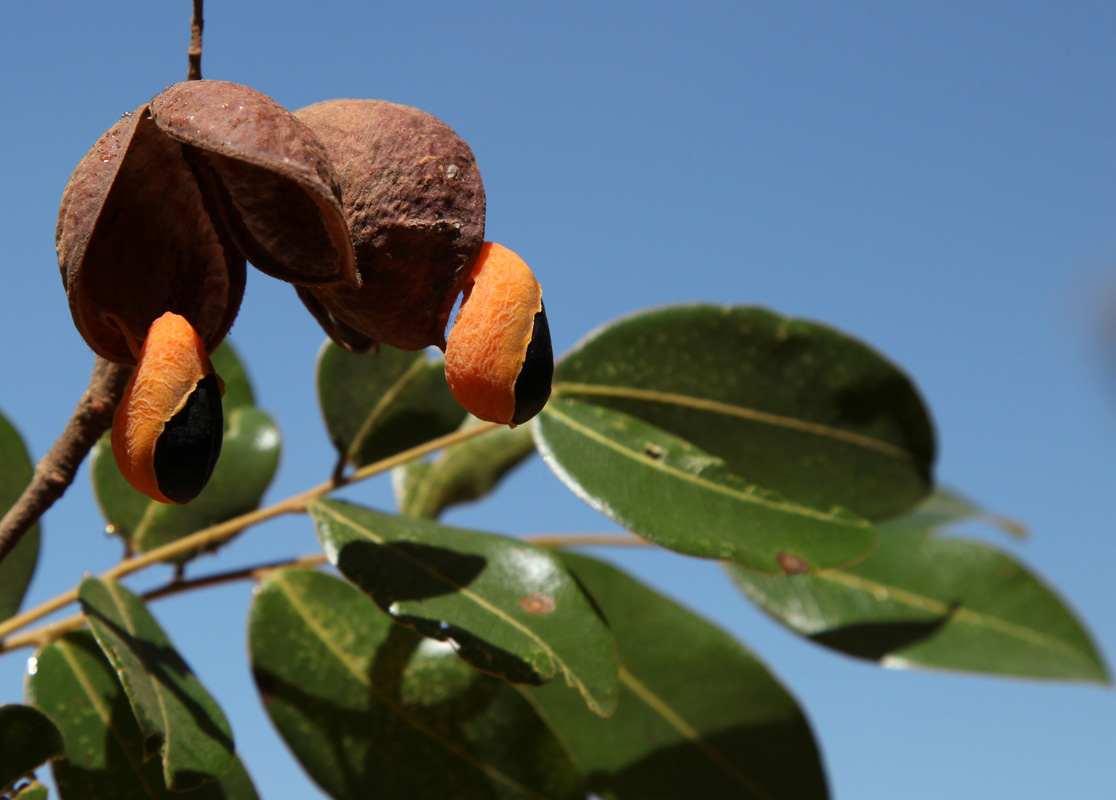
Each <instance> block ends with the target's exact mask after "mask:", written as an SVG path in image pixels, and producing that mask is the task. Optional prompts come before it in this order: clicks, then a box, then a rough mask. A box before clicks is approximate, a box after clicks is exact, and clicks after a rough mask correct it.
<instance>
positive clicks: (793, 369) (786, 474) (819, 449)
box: [554, 305, 934, 520]
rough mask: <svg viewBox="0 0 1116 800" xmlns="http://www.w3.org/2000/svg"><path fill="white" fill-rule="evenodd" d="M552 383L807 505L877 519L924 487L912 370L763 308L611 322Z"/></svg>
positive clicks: (923, 447)
mask: <svg viewBox="0 0 1116 800" xmlns="http://www.w3.org/2000/svg"><path fill="white" fill-rule="evenodd" d="M554 388H555V391H556V392H557V394H558V396H559V397H573V398H578V399H581V400H584V401H586V402H591V403H594V404H597V405H601V406H606V407H608V408H612V409H615V410H618V411H623V412H625V413H628V414H631V415H632V416H634V417H637V418H639V419H642V420H644V421H645V422H648V423H650V424H653V425H656V426H658V427H660V428H662V429H663V430H665V431H667V432H669V433H672V434H674V435H675V436H678V437H680V438H681V439H684V440H686V441H689V442H690V443H692V444H693V445H694V446H696V447H697V448H699V449H701V450H704V451H705V452H707V453H709V454H710V455H713V456H716V457H718V458H720V459H722V460H723V461H724V462H725V466H726V468H727V469H728V470H729V471H731V472H733V473H736V474H737V475H739V476H740V477H741V478H743V479H744V480H745V481H746V482H748V483H749V484H755V485H757V486H760V487H763V488H764V489H768V490H771V491H775V492H778V493H779V494H781V495H783V496H784V497H787V498H789V499H791V500H794V501H797V502H799V503H802V504H804V505H807V506H811V507H814V508H819V509H823V510H824V509H828V508H830V507H831V506H842V507H844V508H847V509H849V510H851V511H853V512H855V513H857V514H859V515H861V516H864V517H867V518H869V519H873V520H877V519H882V518H886V517H890V516H894V515H896V514H899V513H901V512H903V511H905V510H906V509H908V508H910V507H911V506H912V505H914V504H915V503H916V502H917V501H918V500H919V499H920V498H921V497H922V496H923V495H925V494H926V492H927V491H928V489H929V487H930V471H931V465H932V462H933V460H934V435H933V430H932V428H931V423H930V420H929V417H928V415H927V411H926V408H925V407H924V406H923V404H922V401H921V399H920V397H919V395H918V392H917V391H916V389H915V388H914V386H913V385H912V384H911V382H910V380H909V379H908V378H907V377H906V376H905V375H904V374H903V373H902V372H901V371H900V370H899V369H898V368H897V367H896V366H895V365H893V364H892V363H891V362H889V361H888V360H887V359H885V358H883V357H882V356H880V355H879V354H878V353H876V352H875V351H873V350H871V349H870V348H868V347H867V346H865V345H864V344H862V343H860V342H858V341H856V340H854V339H852V338H850V337H848V336H845V335H843V334H841V333H838V332H837V331H834V330H832V329H830V328H826V327H824V326H822V325H818V324H815V323H811V322H804V321H801V320H794V319H790V318H787V317H782V316H777V315H775V314H772V313H771V312H769V311H766V310H763V309H760V308H742V307H736V308H729V307H724V306H708V305H686V306H674V307H670V308H662V309H657V310H653V311H647V312H642V313H639V314H635V315H633V316H630V317H627V318H625V319H622V320H619V321H618V322H615V323H612V324H610V325H607V326H605V327H604V328H601V329H600V330H598V331H596V332H595V333H593V334H591V335H590V336H589V337H588V338H587V339H585V340H584V341H583V342H581V343H580V344H578V345H577V346H576V347H575V348H574V350H573V351H572V352H570V353H569V354H567V355H566V356H564V357H563V358H562V360H561V362H560V363H559V364H558V366H557V369H556V371H555V375H554Z"/></svg>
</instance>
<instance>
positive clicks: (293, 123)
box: [151, 81, 356, 284]
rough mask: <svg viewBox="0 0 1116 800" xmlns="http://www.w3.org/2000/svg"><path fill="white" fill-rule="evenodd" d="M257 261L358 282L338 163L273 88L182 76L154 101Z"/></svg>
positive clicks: (284, 270) (300, 274) (294, 272)
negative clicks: (277, 98) (272, 92)
mask: <svg viewBox="0 0 1116 800" xmlns="http://www.w3.org/2000/svg"><path fill="white" fill-rule="evenodd" d="M151 116H152V118H153V119H154V120H155V124H157V125H158V126H159V128H160V129H161V130H162V131H163V132H164V133H165V134H166V135H167V136H169V137H171V138H172V139H176V140H177V141H179V142H181V143H182V144H183V145H185V147H183V153H184V155H185V156H186V159H187V162H188V163H189V164H190V166H191V167H193V168H194V170H195V171H196V172H197V173H198V175H199V178H200V179H201V180H202V181H204V182H205V184H206V185H207V186H208V187H209V188H210V190H211V192H212V194H213V196H214V197H216V198H217V199H218V201H219V204H220V207H221V212H222V216H223V221H224V222H225V224H226V226H227V228H228V231H229V233H230V234H231V235H232V237H233V239H234V240H235V241H236V244H237V245H238V246H239V247H240V249H241V250H242V251H243V252H244V254H245V255H246V256H247V257H248V260H249V261H251V262H252V264H254V265H255V266H256V267H258V268H259V269H261V270H263V271H264V272H266V273H268V274H269V275H272V276H274V277H276V278H280V279H281V280H285V281H290V282H292V283H306V284H311V283H327V282H333V281H346V282H350V283H354V284H355V282H356V276H355V266H354V261H353V253H352V247H351V244H350V242H349V228H348V225H347V224H346V222H345V217H344V214H343V213H342V211H341V202H340V200H341V190H340V188H339V187H338V185H337V183H338V181H337V176H336V173H335V172H334V170H333V165H332V163H331V162H330V160H329V156H328V155H327V154H326V151H325V148H324V147H323V146H322V144H321V142H319V141H318V139H317V137H315V136H314V134H313V133H312V132H311V131H310V130H309V129H308V128H307V127H306V126H305V125H304V124H303V123H302V122H300V121H299V120H298V119H296V118H295V117H294V115H293V114H291V113H290V112H289V111H287V110H286V109H285V108H283V107H282V106H281V105H279V104H278V103H276V102H275V101H274V100H272V99H271V98H270V97H268V96H267V95H264V94H261V93H259V92H257V91H256V90H254V89H249V88H248V87H247V86H242V85H240V84H238V83H227V82H225V81H187V82H185V83H178V84H175V85H174V86H171V87H170V88H168V89H166V90H165V91H164V92H162V93H161V94H159V95H158V96H156V97H155V99H153V100H152V101H151Z"/></svg>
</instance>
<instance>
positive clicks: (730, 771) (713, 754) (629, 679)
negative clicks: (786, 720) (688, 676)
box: [620, 666, 770, 800]
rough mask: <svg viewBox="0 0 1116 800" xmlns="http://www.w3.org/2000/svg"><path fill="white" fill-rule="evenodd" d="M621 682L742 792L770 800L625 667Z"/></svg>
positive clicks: (621, 674)
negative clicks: (745, 791) (742, 790)
mask: <svg viewBox="0 0 1116 800" xmlns="http://www.w3.org/2000/svg"><path fill="white" fill-rule="evenodd" d="M620 682H621V683H622V684H624V685H625V686H627V687H628V688H629V689H631V690H632V691H633V692H634V693H635V694H636V695H637V696H638V697H639V699H640V700H642V701H643V702H644V704H646V705H647V707H648V708H650V709H651V710H652V711H653V712H655V713H656V714H658V715H659V716H660V717H662V719H663V720H664V721H665V722H666V723H667V724H668V725H670V726H671V727H672V728H674V729H675V730H676V731H678V732H679V733H680V734H682V735H683V736H685V737H686V738H687V739H688V740H689V741H690V742H692V743H693V745H694V746H695V747H697V748H698V749H699V750H701V752H702V753H704V754H705V756H706V757H707V758H708V759H709V760H710V761H712V762H713V763H714V764H716V765H717V766H718V767H720V769H721V770H722V771H724V773H725V774H726V775H728V776H729V777H731V778H732V779H733V780H734V781H736V783H738V784H739V785H740V786H741V787H742V788H743V789H745V790H747V791H748V792H750V793H751V794H752V795H753V796H754V797H756V798H759V800H770V795H769V794H768V793H767V792H765V791H764V790H763V789H762V788H760V786H758V785H757V784H756V782H755V781H753V780H752V779H751V778H749V777H748V776H747V775H745V774H744V773H742V772H741V771H740V770H739V769H737V768H736V765H735V764H733V763H732V761H731V760H729V758H728V757H727V756H726V755H725V754H724V753H722V752H721V751H720V750H718V749H717V748H716V747H714V746H713V745H711V744H710V743H709V742H708V741H706V740H705V738H704V737H703V736H702V735H701V733H699V732H698V730H697V729H696V728H694V727H693V726H692V725H690V723H688V722H687V721H686V720H685V719H683V718H682V716H681V715H679V714H678V713H676V712H675V711H674V709H672V708H671V707H670V704H669V703H668V702H667V701H665V700H663V699H662V698H661V697H659V696H658V695H657V694H655V693H654V692H653V691H651V689H650V688H648V686H647V685H646V684H645V683H643V682H642V681H641V680H639V678H637V677H636V676H635V675H633V674H632V673H630V672H628V670H627V669H626V668H624V667H623V666H621V667H620Z"/></svg>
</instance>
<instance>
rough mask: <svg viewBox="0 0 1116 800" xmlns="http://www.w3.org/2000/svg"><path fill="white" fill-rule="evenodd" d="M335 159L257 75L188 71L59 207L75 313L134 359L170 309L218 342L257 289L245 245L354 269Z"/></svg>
mask: <svg viewBox="0 0 1116 800" xmlns="http://www.w3.org/2000/svg"><path fill="white" fill-rule="evenodd" d="M339 198H340V189H339V187H338V180H337V177H336V173H335V172H334V171H333V166H332V163H331V162H330V161H329V158H328V156H327V155H326V153H325V150H324V148H323V147H322V145H321V143H320V142H318V140H317V139H316V138H315V137H314V134H313V133H312V132H311V131H310V130H309V129H308V128H307V127H306V126H305V125H303V124H302V123H301V122H299V121H298V120H296V119H295V118H294V116H293V115H292V114H291V113H290V112H289V111H287V110H286V109H284V108H282V107H281V106H279V105H278V104H276V103H275V102H274V101H273V100H271V99H270V98H267V97H266V96H264V95H262V94H260V93H259V92H257V91H255V90H253V89H249V88H248V87H246V86H239V85H237V84H230V83H225V82H223V81H194V82H192V83H190V84H177V85H175V86H172V87H170V88H169V89H167V90H166V91H165V92H163V93H162V94H160V95H159V96H158V97H156V98H155V99H154V100H152V102H151V103H150V104H147V105H143V106H140V107H139V108H138V109H136V110H135V111H133V112H131V113H130V114H126V115H125V116H124V118H123V119H121V120H120V121H119V122H118V123H117V124H116V125H115V126H113V127H112V128H111V129H110V130H109V131H108V132H107V133H105V135H104V136H102V137H101V139H100V141H98V142H97V144H96V145H94V146H93V148H92V149H91V150H90V151H89V152H88V153H87V154H86V155H85V157H84V158H83V159H82V160H81V162H80V163H79V164H78V166H77V168H76V169H75V170H74V173H73V175H72V176H71V178H70V182H69V184H68V185H67V186H66V190H65V192H64V194H63V198H62V207H61V210H60V212H59V219H58V228H57V232H56V236H57V248H58V259H59V267H60V269H61V271H62V279H63V283H64V284H65V287H66V293H67V296H68V298H69V302H70V310H71V312H72V314H73V317H74V323H75V325H76V326H77V328H78V330H79V331H80V332H81V334H82V336H83V337H84V338H85V340H86V342H87V343H88V344H89V346H90V347H91V348H92V349H93V350H94V351H95V352H96V353H98V354H99V355H101V356H104V357H105V358H107V359H109V360H110V361H115V362H119V363H128V364H134V363H135V341H136V340H138V339H140V338H142V336H143V334H144V332H145V331H147V329H148V327H149V326H150V325H151V323H152V322H153V321H154V320H155V319H157V318H158V317H159V316H161V315H162V314H163V313H164V312H166V311H173V312H175V313H176V314H179V315H181V316H183V317H185V318H186V319H187V320H189V322H190V324H191V325H192V326H193V327H194V329H195V330H196V331H197V332H198V335H199V336H200V337H201V340H202V342H203V343H204V344H205V347H206V348H207V350H209V351H210V352H212V350H214V349H215V348H216V347H217V345H218V344H220V342H221V340H222V339H223V338H224V336H225V334H226V333H227V332H228V330H229V328H230V326H231V325H232V323H233V320H234V319H235V317H236V312H237V310H238V309H239V307H240V300H241V297H242V296H243V292H244V281H245V274H244V273H245V256H247V257H248V258H249V259H251V260H252V262H253V263H254V264H256V266H258V267H260V268H261V269H264V270H265V271H267V272H269V273H271V274H273V275H276V276H277V277H280V278H283V279H285V280H289V281H292V282H299V283H315V282H323V281H326V282H337V281H341V282H355V281H356V271H355V261H354V257H353V252H352V243H351V241H350V240H349V236H348V227H347V225H346V223H345V219H344V214H343V213H342V211H341V205H340V199H339Z"/></svg>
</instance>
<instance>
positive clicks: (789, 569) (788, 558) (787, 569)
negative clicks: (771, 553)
mask: <svg viewBox="0 0 1116 800" xmlns="http://www.w3.org/2000/svg"><path fill="white" fill-rule="evenodd" d="M775 560H776V561H777V562H778V563H779V566H780V567H782V569H783V572H784V573H786V574H787V575H805V574H806V573H807V572H809V571H810V565H809V564H807V563H806V559H804V558H801V557H800V556H792V555H790V554H789V553H784V552H782V551H780V552H779V553H778V554H776V556H775Z"/></svg>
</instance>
